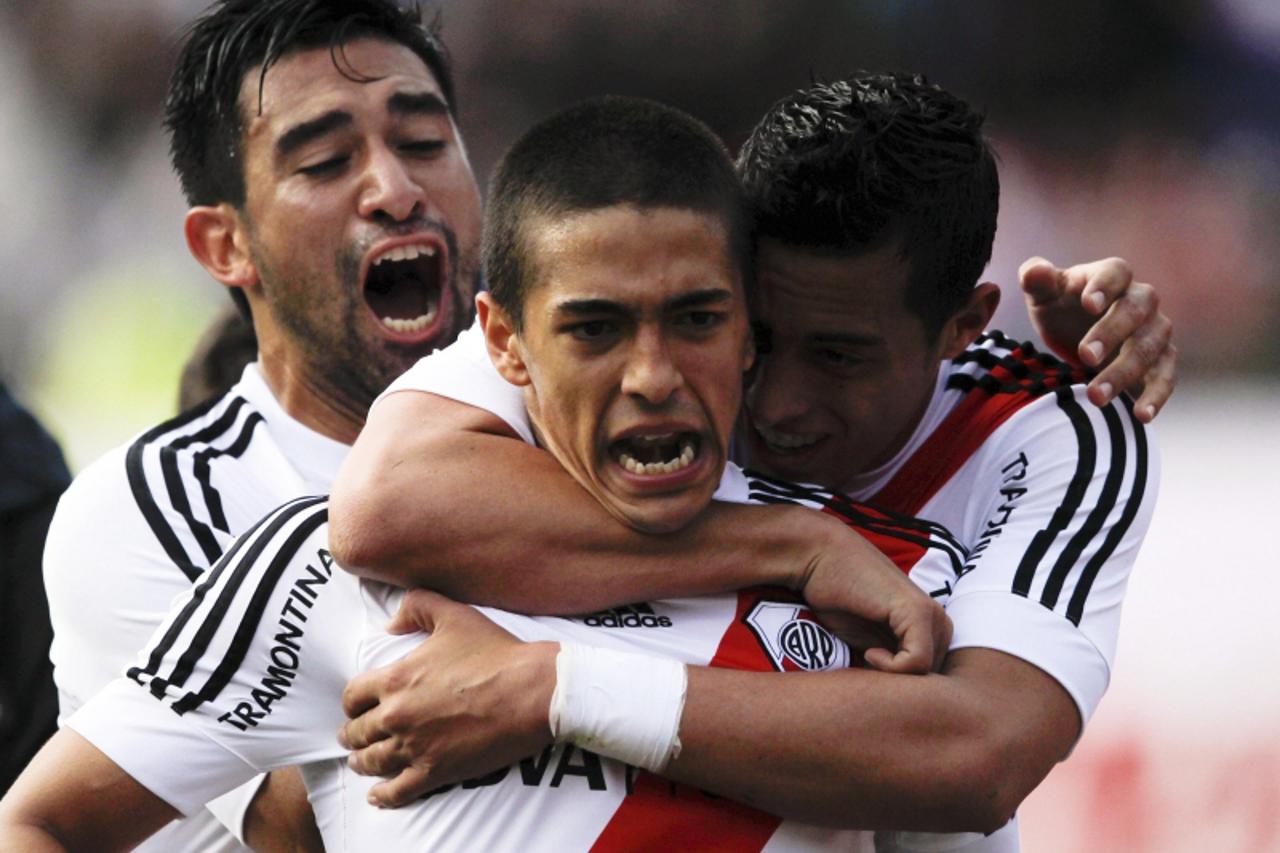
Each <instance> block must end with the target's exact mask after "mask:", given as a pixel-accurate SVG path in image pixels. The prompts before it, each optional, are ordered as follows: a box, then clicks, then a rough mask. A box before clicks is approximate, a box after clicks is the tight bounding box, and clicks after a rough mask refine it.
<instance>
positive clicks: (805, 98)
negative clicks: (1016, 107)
mask: <svg viewBox="0 0 1280 853" xmlns="http://www.w3.org/2000/svg"><path fill="white" fill-rule="evenodd" d="M983 118H984V117H983V115H982V114H981V113H979V112H977V111H975V110H974V109H973V108H972V107H971V106H969V104H967V103H966V102H965V101H963V100H961V99H960V98H958V97H956V96H955V95H952V94H951V93H949V92H947V91H946V90H944V89H942V88H941V87H939V86H936V85H932V84H930V83H929V82H928V80H926V79H925V78H924V77H923V76H921V75H918V74H901V73H870V72H859V73H857V74H854V75H852V76H849V77H847V78H845V79H842V80H836V81H833V82H823V83H817V84H815V85H813V86H810V87H809V88H807V89H803V90H801V91H799V92H796V93H795V94H793V95H790V96H789V97H787V98H784V99H783V100H781V101H779V102H778V103H777V104H775V105H774V106H773V107H772V108H771V109H770V110H769V112H768V113H767V114H766V115H765V117H764V118H763V119H762V120H761V121H760V123H759V124H758V125H756V127H755V129H754V130H753V131H752V133H751V137H750V138H749V139H748V140H747V142H746V143H745V144H744V145H743V147H742V151H741V154H740V155H739V158H738V172H739V174H740V176H741V178H742V182H743V186H744V188H745V191H746V194H747V199H748V202H749V204H750V206H751V208H752V210H753V213H754V217H755V227H756V231H757V235H758V236H759V237H761V238H766V239H774V240H777V241H779V242H781V243H783V244H786V245H788V246H793V247H797V248H803V249H808V250H812V251H816V252H821V253H831V254H847V255H854V254H861V253H864V252H868V251H875V250H877V249H880V248H883V247H885V246H889V245H896V246H897V248H898V251H899V252H900V254H901V256H902V257H903V258H904V259H905V260H906V261H907V262H908V263H909V265H910V266H909V269H910V275H911V278H910V285H909V287H908V292H907V304H908V306H909V307H910V308H911V310H912V311H913V312H915V313H916V314H917V315H918V316H919V317H920V318H921V319H922V320H924V324H925V330H926V332H927V333H928V335H929V337H930V339H932V338H934V337H936V336H937V334H938V333H939V332H940V331H941V329H942V327H943V325H944V323H945V322H946V320H947V318H948V317H950V316H951V315H952V314H953V313H954V312H955V311H956V310H958V309H959V308H960V307H961V305H963V304H964V301H965V300H966V299H967V298H968V296H969V293H970V292H971V291H972V289H973V287H974V285H975V284H976V283H977V281H978V277H979V276H981V275H982V270H983V268H984V267H986V265H987V262H988V261H989V260H990V259H991V244H992V241H993V240H994V238H995V231H996V215H997V213H998V210H999V200H1000V181H999V176H998V174H997V171H996V161H995V155H994V153H993V152H992V150H991V147H990V145H989V143H988V142H987V140H986V139H985V138H984V137H983V135H982V123H983Z"/></svg>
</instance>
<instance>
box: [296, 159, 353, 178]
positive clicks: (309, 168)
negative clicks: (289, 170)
mask: <svg viewBox="0 0 1280 853" xmlns="http://www.w3.org/2000/svg"><path fill="white" fill-rule="evenodd" d="M349 159H350V158H349V157H347V156H345V155H343V156H340V157H330V158H329V159H327V160H321V161H320V162H319V163H310V164H308V165H306V166H300V167H298V172H299V174H303V175H311V176H312V177H323V176H325V175H332V174H337V173H338V172H339V171H341V170H342V169H343V168H344V167H345V166H346V165H347V161H348V160H349Z"/></svg>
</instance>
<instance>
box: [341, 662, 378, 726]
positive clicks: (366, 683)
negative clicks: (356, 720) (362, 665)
mask: <svg viewBox="0 0 1280 853" xmlns="http://www.w3.org/2000/svg"><path fill="white" fill-rule="evenodd" d="M383 674H384V670H381V669H375V670H371V671H369V672H362V673H360V674H359V675H357V676H356V677H355V678H353V679H351V680H350V681H349V682H347V686H346V687H345V688H344V689H343V691H342V710H343V713H345V714H346V715H347V716H348V717H359V716H360V715H361V714H364V713H366V712H367V711H369V710H370V709H371V708H374V707H376V706H377V704H378V702H379V700H380V697H381V696H382V694H383V693H384V692H385V687H384V685H383V683H382V682H383Z"/></svg>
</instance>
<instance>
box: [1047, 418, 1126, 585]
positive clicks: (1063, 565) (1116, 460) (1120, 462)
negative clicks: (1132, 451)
mask: <svg viewBox="0 0 1280 853" xmlns="http://www.w3.org/2000/svg"><path fill="white" fill-rule="evenodd" d="M1102 417H1103V420H1105V421H1106V424H1107V434H1108V436H1109V437H1110V439H1111V463H1110V467H1109V468H1108V469H1107V477H1106V479H1105V480H1104V481H1103V484H1102V491H1101V493H1100V494H1099V495H1098V500H1097V503H1095V504H1094V507H1093V510H1092V511H1091V512H1090V513H1089V515H1088V517H1087V518H1086V519H1085V521H1084V524H1082V525H1081V526H1080V529H1079V530H1077V531H1076V534H1075V535H1074V536H1072V537H1071V540H1070V541H1069V542H1068V543H1067V547H1065V548H1063V549H1062V553H1061V554H1059V555H1058V559H1057V561H1056V562H1055V563H1054V565H1053V571H1051V572H1050V573H1049V580H1048V582H1046V583H1045V586H1044V592H1043V593H1042V594H1041V596H1040V603H1041V604H1043V605H1044V606H1045V607H1047V608H1049V609H1050V610H1052V609H1054V608H1055V607H1057V606H1058V596H1059V595H1061V593H1062V587H1063V585H1064V584H1066V582H1067V578H1068V577H1069V576H1070V574H1071V570H1072V568H1074V567H1075V565H1076V563H1077V562H1079V560H1080V555H1081V554H1083V553H1084V550H1085V548H1087V547H1088V546H1089V544H1090V543H1091V542H1093V540H1094V537H1096V536H1097V535H1098V531H1099V530H1101V529H1102V525H1103V524H1105V523H1106V520H1107V516H1109V515H1111V513H1112V511H1113V510H1114V509H1115V508H1116V498H1117V497H1119V495H1120V485H1121V483H1122V482H1123V481H1124V466H1125V457H1126V455H1127V454H1126V452H1125V440H1124V427H1123V426H1121V425H1120V416H1119V415H1118V414H1116V410H1115V407H1114V406H1107V407H1106V408H1104V409H1103V410H1102Z"/></svg>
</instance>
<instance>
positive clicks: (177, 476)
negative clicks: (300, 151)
mask: <svg viewBox="0 0 1280 853" xmlns="http://www.w3.org/2000/svg"><path fill="white" fill-rule="evenodd" d="M347 450H348V448H347V446H346V445H344V444H340V443H339V442H336V441H333V440H331V439H328V438H326V437H324V436H322V435H319V434H318V433H316V432H313V431H312V430H310V429H308V428H307V427H305V426H303V425H302V424H300V423H298V422H297V421H295V420H293V419H292V418H291V417H289V415H288V414H286V413H285V411H284V410H283V409H282V408H281V406H280V404H279V402H278V401H277V400H276V399H275V397H274V396H273V395H272V393H271V391H270V389H269V388H268V387H267V384H266V382H265V381H264V380H263V378H262V375H261V373H260V372H259V369H258V367H257V366H256V365H250V366H248V367H247V368H245V371H244V374H243V375H242V377H241V379H240V381H239V382H238V383H237V384H236V385H235V386H234V387H233V388H232V389H231V390H230V391H229V392H228V393H227V394H225V395H224V396H222V397H220V398H217V399H215V400H213V401H210V402H209V403H207V404H204V405H202V406H199V407H197V408H195V409H193V410H191V411H189V412H187V413H184V414H182V415H180V416H178V417H176V418H174V419H172V420H169V421H167V422H165V423H163V424H161V425H160V426H158V427H156V428H155V429H152V430H149V431H148V432H146V433H144V434H142V435H141V436H139V437H138V438H137V439H136V440H135V441H133V442H132V443H130V444H128V445H126V446H123V447H119V448H117V449H115V450H113V451H111V452H109V453H107V454H106V455H105V456H103V457H102V458H101V459H99V460H97V461H96V462H94V463H93V464H92V465H90V466H89V467H88V468H86V469H85V470H84V471H83V472H82V473H81V474H80V475H79V476H78V477H76V479H75V481H74V482H73V483H72V484H71V487H70V488H69V489H68V490H67V492H66V493H65V494H64V495H63V497H62V500H61V501H60V503H59V504H58V509H57V513H56V514H55V515H54V518H53V522H52V524H51V526H50V528H49V536H48V541H47V543H46V547H45V560H44V565H45V587H46V589H47V591H48V596H49V610H50V616H51V617H52V622H53V628H54V639H53V646H52V648H51V650H50V656H51V657H52V659H53V663H54V678H55V681H56V682H57V686H58V693H59V703H60V706H61V716H62V718H63V719H65V718H66V717H67V716H69V715H70V714H71V713H72V712H73V711H75V710H76V709H77V708H79V707H80V706H81V705H82V704H84V703H85V702H87V701H88V700H89V698H90V697H92V696H93V695H94V694H95V693H97V692H98V691H99V690H101V689H102V688H103V687H104V686H105V685H107V684H108V683H110V682H111V681H112V680H113V679H115V678H117V677H119V676H120V674H121V673H122V672H123V671H124V670H125V668H126V667H127V666H128V665H129V664H130V663H131V662H132V661H133V659H134V657H135V656H136V654H137V651H138V649H139V648H141V647H142V646H143V645H144V644H145V643H146V642H147V640H148V638H149V637H150V636H151V634H152V633H153V632H154V631H155V629H156V627H157V626H158V625H159V624H160V623H161V621H162V620H163V619H164V618H165V616H166V615H167V614H168V613H169V608H170V605H171V604H172V602H173V600H174V599H175V598H176V597H177V596H179V595H182V594H183V593H186V592H189V591H190V589H191V586H192V584H193V583H194V582H195V581H196V580H198V579H199V578H200V577H201V576H202V575H203V574H204V573H205V571H206V570H207V569H208V568H209V566H210V565H212V564H213V563H214V562H216V561H217V559H218V558H219V556H220V555H221V554H222V553H223V552H224V551H225V550H226V549H227V547H228V546H229V545H230V544H231V543H232V542H234V541H235V539H236V537H237V536H239V535H240V534H241V533H243V532H244V531H246V530H248V529H249V528H250V527H251V526H252V525H253V524H254V523H255V522H257V521H258V520H259V519H260V518H262V516H264V515H266V514H267V513H268V512H270V511H271V510H272V509H274V508H276V507H277V506H279V505H280V504H281V503H283V502H285V501H287V500H289V499H291V498H295V497H297V496H299V495H305V494H315V493H324V492H328V490H329V487H330V484H331V483H332V481H333V477H334V476H335V475H336V473H337V470H338V466H339V464H340V463H341V461H342V459H343V458H344V457H345V454H346V452H347ZM255 790H256V783H254V784H252V785H250V786H249V787H247V788H246V789H245V790H243V791H240V792H237V793H235V794H232V795H229V796H228V797H227V798H224V799H223V800H221V801H219V802H218V803H214V804H210V807H211V808H212V809H214V810H215V811H216V812H217V813H218V815H219V816H220V817H221V819H222V820H223V821H225V822H226V823H228V825H231V826H235V827H236V828H237V831H238V829H239V825H240V822H241V819H242V817H243V812H244V809H245V808H246V807H247V805H248V802H249V800H250V798H251V797H252V794H253V792H254V791H255ZM196 811H197V812H198V811H199V810H196ZM142 849H147V850H157V851H161V850H163V851H172V850H192V851H197V850H198V851H231V850H243V849H245V848H243V847H242V846H241V845H240V844H239V843H237V842H236V839H235V838H233V837H232V836H231V834H230V833H228V832H227V831H226V830H225V829H224V828H223V827H222V826H221V825H220V824H219V822H218V821H217V820H215V819H214V818H213V816H212V815H209V814H207V813H199V814H195V816H193V817H192V818H189V819H187V820H184V821H175V822H174V823H172V824H170V825H169V827H167V828H166V829H165V830H163V831H162V832H161V833H160V834H159V835H157V836H156V837H155V838H153V839H152V840H151V841H150V842H148V844H147V845H146V846H144V847H143V848H142Z"/></svg>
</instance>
